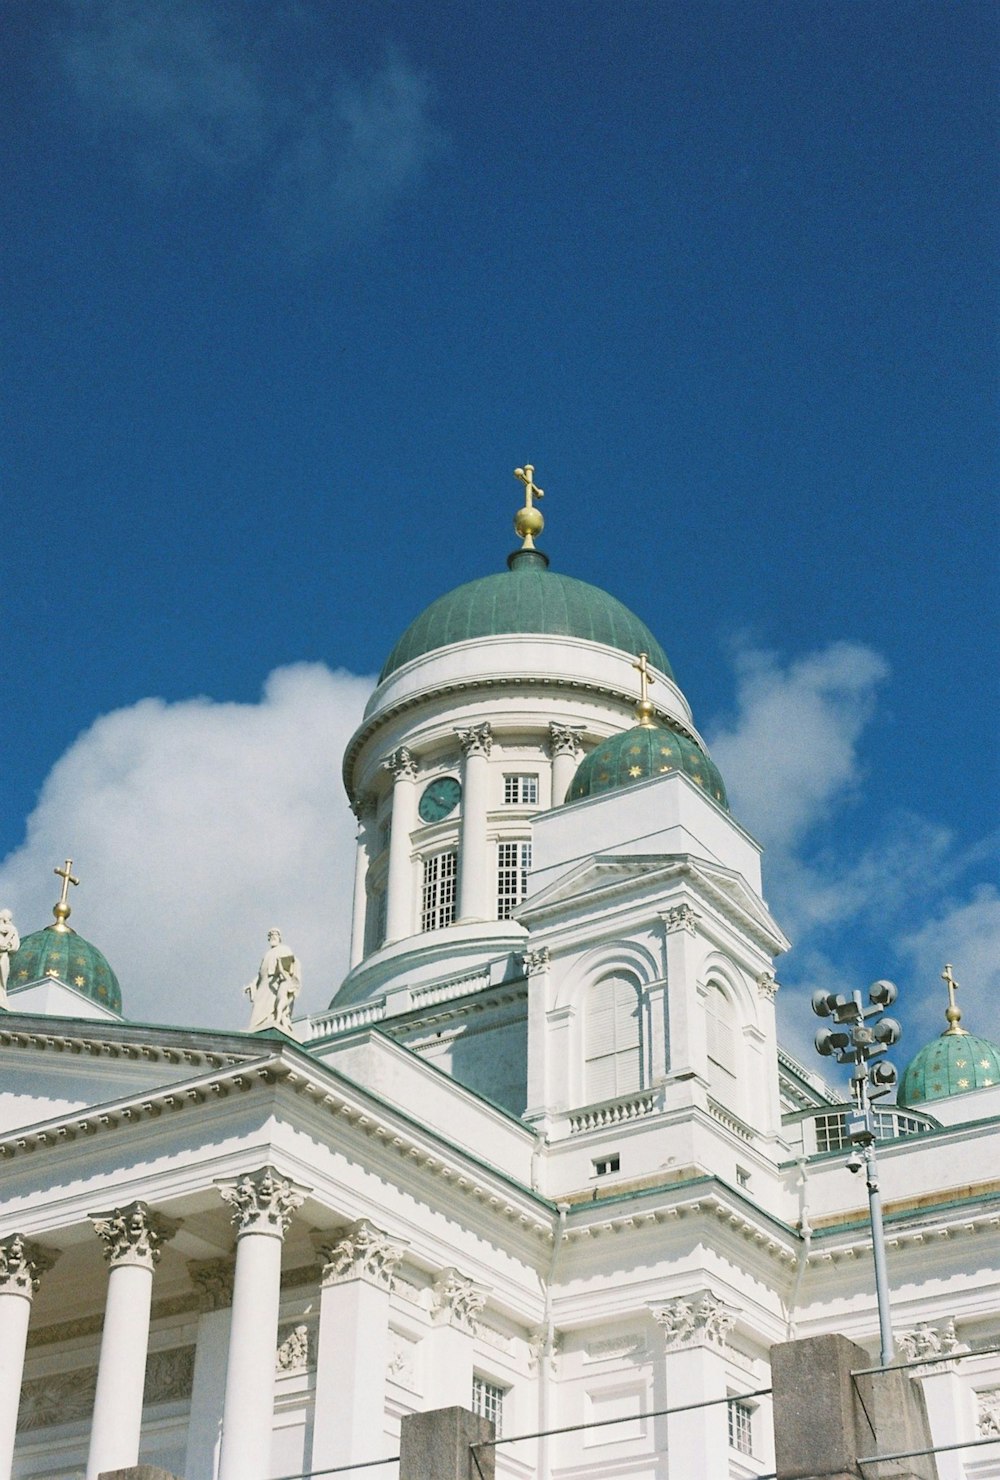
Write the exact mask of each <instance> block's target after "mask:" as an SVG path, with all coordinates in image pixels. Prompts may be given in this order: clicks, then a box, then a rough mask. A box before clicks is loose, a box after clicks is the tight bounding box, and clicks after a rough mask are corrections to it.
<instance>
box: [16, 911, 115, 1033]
mask: <svg viewBox="0 0 1000 1480" xmlns="http://www.w3.org/2000/svg"><path fill="white" fill-rule="evenodd" d="M46 976H48V977H58V979H59V980H60V981H62V982H66V983H67V985H68V986H71V987H75V988H76V989H77V991H78V992H82V993H83V995H84V996H85V997H89V998H90V999H91V1001H93V1002H99V1003H100V1004H101V1006H102V1007H107V1008H109V1009H110V1010H111V1011H112V1012H117V1013H119V1014H120V1013H121V1010H122V993H121V988H120V987H119V985H118V978H117V977H116V976H115V974H114V972H113V971H112V970H111V967H110V966H109V965H108V963H107V961H106V960H105V959H104V957H103V956H102V955H101V952H100V951H99V950H98V949H97V947H96V946H92V945H91V944H90V941H89V940H84V938H83V936H82V935H77V933H76V931H75V930H74V929H73V927H72V926H71V925H67V926H65V927H64V928H63V929H61V930H60V929H58V928H57V927H56V926H55V925H46V927H45V929H44V930H36V931H35V932H34V934H33V935H28V936H26V937H25V938H24V940H22V942H21V948H20V950H19V951H15V952H14V954H13V956H11V958H10V976H9V978H8V981H7V987H8V990H12V989H13V988H14V987H23V986H27V984H28V982H35V981H40V980H41V978H42V977H46Z"/></svg>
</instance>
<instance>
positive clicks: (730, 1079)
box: [705, 982, 737, 1110]
mask: <svg viewBox="0 0 1000 1480" xmlns="http://www.w3.org/2000/svg"><path fill="white" fill-rule="evenodd" d="M736 1034H737V1024H736V1009H735V1007H734V1006H733V1002H732V999H731V998H730V997H729V996H728V995H727V994H726V993H725V992H724V991H723V989H722V987H720V986H719V984H718V982H709V984H708V991H707V992H706V994H705V1039H706V1044H707V1047H708V1087H709V1090H710V1091H711V1093H712V1094H713V1095H714V1096H715V1098H716V1099H717V1100H719V1101H721V1102H722V1104H724V1105H728V1106H729V1108H730V1109H731V1110H734V1109H735V1108H736V1099H737V1072H736V1071H737V1038H736Z"/></svg>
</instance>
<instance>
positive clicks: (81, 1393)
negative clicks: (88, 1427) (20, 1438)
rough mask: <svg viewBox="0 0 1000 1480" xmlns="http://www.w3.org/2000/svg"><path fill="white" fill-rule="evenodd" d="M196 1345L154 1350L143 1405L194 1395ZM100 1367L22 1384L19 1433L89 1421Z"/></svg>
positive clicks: (172, 1401) (147, 1367)
mask: <svg viewBox="0 0 1000 1480" xmlns="http://www.w3.org/2000/svg"><path fill="white" fill-rule="evenodd" d="M194 1353H195V1349H194V1347H193V1346H182V1347H172V1348H170V1349H169V1350H167V1351H151V1352H150V1353H149V1355H148V1356H147V1358H146V1376H145V1380H144V1383H143V1393H142V1401H143V1404H144V1405H145V1404H152V1403H180V1402H184V1401H185V1400H186V1399H188V1398H190V1396H191V1389H192V1387H193V1384H194ZM96 1391H97V1368H96V1366H93V1367H80V1368H77V1369H76V1370H75V1371H73V1372H56V1373H50V1374H48V1376H46V1377H34V1378H31V1379H29V1380H28V1381H27V1382H25V1383H23V1384H22V1387H21V1401H20V1405H19V1407H18V1411H17V1427H18V1432H20V1433H25V1432H30V1431H31V1430H33V1429H47V1428H49V1427H51V1426H52V1425H55V1424H60V1425H62V1424H69V1423H81V1422H83V1423H86V1422H88V1421H89V1419H90V1417H91V1415H92V1413H93V1411H94V1395H95V1393H96Z"/></svg>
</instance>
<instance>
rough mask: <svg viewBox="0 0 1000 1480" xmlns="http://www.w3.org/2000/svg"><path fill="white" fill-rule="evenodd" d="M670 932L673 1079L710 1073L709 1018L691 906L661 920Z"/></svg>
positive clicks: (669, 1019)
mask: <svg viewBox="0 0 1000 1480" xmlns="http://www.w3.org/2000/svg"><path fill="white" fill-rule="evenodd" d="M661 918H662V920H663V924H664V929H665V931H666V942H665V952H664V954H665V957H666V976H667V1070H668V1073H669V1074H670V1075H671V1076H677V1075H681V1076H688V1077H690V1076H691V1075H692V1074H697V1075H698V1076H699V1077H700V1078H702V1079H704V1078H705V1077H706V1075H707V1072H708V1049H707V1047H706V1037H705V1014H704V1012H703V1011H702V1009H701V1006H700V1003H699V998H698V988H697V980H698V964H699V960H700V957H701V947H700V945H699V943H698V921H699V919H700V918H701V916H700V915H699V914H698V913H697V911H696V910H695V909H693V908H692V906H691V905H689V904H677V905H674V906H673V907H672V908H671V909H669V910H666V911H665V912H664V914H663V915H662V916H661Z"/></svg>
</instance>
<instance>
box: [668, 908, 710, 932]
mask: <svg viewBox="0 0 1000 1480" xmlns="http://www.w3.org/2000/svg"><path fill="white" fill-rule="evenodd" d="M663 919H664V921H665V922H666V927H667V931H668V933H670V932H673V931H674V930H686V931H687V932H688V934H689V935H695V934H696V933H697V927H698V921H699V920H700V919H701V915H699V913H698V911H697V910H696V909H695V908H694V906H693V905H690V904H675V905H672V906H671V907H670V909H669V910H666V911H664V915H663Z"/></svg>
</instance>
